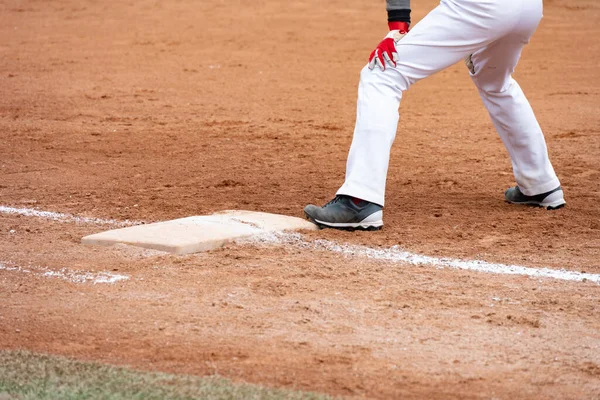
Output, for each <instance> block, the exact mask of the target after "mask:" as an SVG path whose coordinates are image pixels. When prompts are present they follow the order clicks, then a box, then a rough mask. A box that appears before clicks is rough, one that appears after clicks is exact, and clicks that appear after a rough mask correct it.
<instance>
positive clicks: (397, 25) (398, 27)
mask: <svg viewBox="0 0 600 400" xmlns="http://www.w3.org/2000/svg"><path fill="white" fill-rule="evenodd" d="M409 26H410V25H409V23H408V22H402V21H390V22H388V27H389V28H390V31H400V33H408V30H409Z"/></svg>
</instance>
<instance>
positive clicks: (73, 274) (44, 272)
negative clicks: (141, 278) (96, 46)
mask: <svg viewBox="0 0 600 400" xmlns="http://www.w3.org/2000/svg"><path fill="white" fill-rule="evenodd" d="M0 271H15V272H20V273H24V274H32V275H35V276H41V277H46V278H56V279H61V280H63V281H67V282H71V283H92V284H94V285H96V284H99V283H108V284H113V283H116V282H120V281H126V280H128V279H129V277H128V276H127V275H119V274H113V273H110V272H86V271H73V270H68V269H66V268H61V269H60V270H58V271H55V270H51V269H50V268H47V267H39V266H29V267H20V266H18V265H16V264H15V263H13V262H10V261H0Z"/></svg>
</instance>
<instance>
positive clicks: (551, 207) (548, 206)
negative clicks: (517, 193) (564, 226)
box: [506, 200, 567, 210]
mask: <svg viewBox="0 0 600 400" xmlns="http://www.w3.org/2000/svg"><path fill="white" fill-rule="evenodd" d="M506 201H507V202H508V203H510V204H518V205H522V206H530V207H544V208H545V209H546V210H558V209H559V208H563V207H564V206H565V205H566V204H567V203H566V202H562V203H555V204H543V203H538V202H536V201H523V202H516V201H509V200H506Z"/></svg>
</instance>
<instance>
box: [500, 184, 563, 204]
mask: <svg viewBox="0 0 600 400" xmlns="http://www.w3.org/2000/svg"><path fill="white" fill-rule="evenodd" d="M504 198H505V199H506V201H508V202H509V203H513V204H526V205H531V206H538V207H546V209H547V210H556V209H558V208H561V207H563V206H564V205H565V204H566V202H565V198H564V193H563V190H562V187H560V186H559V187H557V188H556V189H554V190H551V191H549V192H546V193H542V194H536V195H535V196H527V195H524V194H523V192H521V189H519V187H518V186H515V187H511V188H510V189H508V190H507V191H506V192H504Z"/></svg>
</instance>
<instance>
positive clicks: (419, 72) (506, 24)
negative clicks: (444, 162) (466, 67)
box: [337, 0, 537, 206]
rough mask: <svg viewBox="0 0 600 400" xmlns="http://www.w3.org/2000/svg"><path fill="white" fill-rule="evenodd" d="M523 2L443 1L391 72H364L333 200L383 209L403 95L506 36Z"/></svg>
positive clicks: (401, 50)
mask: <svg viewBox="0 0 600 400" xmlns="http://www.w3.org/2000/svg"><path fill="white" fill-rule="evenodd" d="M527 1H530V0H442V1H441V3H440V5H439V6H438V7H436V8H435V9H434V10H433V11H432V12H430V13H429V14H428V15H427V16H426V17H425V18H424V19H423V20H422V21H421V22H419V23H418V24H417V25H416V26H415V27H414V28H413V29H412V30H411V31H410V32H409V33H408V34H407V35H406V36H405V37H404V39H402V40H401V41H400V43H399V44H398V46H397V51H398V58H399V61H398V63H397V66H396V67H395V68H394V67H391V66H388V67H387V69H386V70H385V71H380V70H379V69H378V68H375V69H374V70H373V71H370V70H369V69H368V68H366V67H365V68H363V70H362V72H361V75H360V84H359V89H358V104H357V119H356V127H355V130H354V138H353V141H352V146H351V147H350V154H349V156H348V162H347V166H346V181H345V182H344V184H343V185H342V187H341V188H340V189H339V190H338V192H337V194H344V195H348V196H354V197H357V198H360V199H363V200H367V201H370V202H373V203H376V204H380V205H382V206H383V205H384V197H385V183H386V176H387V169H388V164H389V156H390V149H391V146H392V143H393V141H394V138H395V136H396V129H397V125H398V119H399V116H398V107H399V105H400V100H401V98H402V91H404V90H407V89H408V88H409V87H410V85H412V84H413V83H415V82H417V81H418V80H420V79H423V78H426V77H428V76H430V75H432V74H434V73H436V72H438V71H440V70H442V69H444V68H446V67H449V66H451V65H453V64H455V63H456V62H458V61H461V60H462V59H464V58H465V57H466V56H467V55H469V54H472V53H475V52H476V51H477V50H479V49H482V48H484V47H486V46H487V45H489V44H490V43H492V42H494V41H496V40H498V39H499V38H502V37H503V36H505V35H507V34H508V33H509V32H511V31H512V30H513V29H514V28H515V26H516V25H517V23H518V22H519V20H520V17H521V14H522V10H523V4H524V3H525V2H527ZM535 1H537V0H535Z"/></svg>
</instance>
